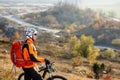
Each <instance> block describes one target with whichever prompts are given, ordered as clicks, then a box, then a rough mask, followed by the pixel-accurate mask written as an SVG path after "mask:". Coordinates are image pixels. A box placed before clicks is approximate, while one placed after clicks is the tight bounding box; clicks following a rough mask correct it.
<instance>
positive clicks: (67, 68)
mask: <svg viewBox="0 0 120 80" xmlns="http://www.w3.org/2000/svg"><path fill="white" fill-rule="evenodd" d="M0 47H1V46H0ZM2 47H3V46H2ZM2 50H3V48H2V49H0V51H2ZM7 50H10V49H9V48H7ZM49 54H50V53H48V54H47V55H46V54H41V57H45V58H48V59H50V60H51V61H53V62H55V67H56V68H57V72H55V73H54V74H58V75H62V76H65V77H66V78H67V79H68V80H96V79H92V78H88V77H87V76H88V75H93V72H92V71H91V69H90V67H89V66H83V62H82V61H86V60H84V59H82V58H80V59H81V60H80V61H79V59H78V58H77V59H75V58H74V59H65V58H62V57H60V56H54V55H55V54H54V55H53V56H52V54H50V55H49ZM59 55H60V54H59ZM72 61H73V62H72ZM75 62H79V63H80V65H81V66H78V65H77V66H78V67H75V66H74V65H75V64H77V63H75ZM100 62H104V63H105V64H106V65H109V64H112V67H113V68H114V69H120V64H118V63H115V62H114V63H111V62H110V61H106V60H101V61H100ZM12 66H13V65H12V63H11V60H10V55H9V54H8V53H2V52H0V80H17V77H18V75H19V74H20V73H21V72H22V69H18V68H16V73H15V72H14V70H13V69H12ZM73 66H74V67H73ZM82 70H85V71H86V74H83V73H79V71H82ZM110 76H111V78H112V79H111V80H120V74H118V75H116V74H115V73H112V74H110ZM104 77H105V75H104Z"/></svg>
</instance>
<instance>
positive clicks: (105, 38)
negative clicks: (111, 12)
mask: <svg viewBox="0 0 120 80" xmlns="http://www.w3.org/2000/svg"><path fill="white" fill-rule="evenodd" d="M20 18H21V19H24V20H25V21H26V22H29V23H31V24H34V25H43V26H45V27H49V28H55V29H62V32H61V33H59V34H60V35H62V36H65V37H66V38H67V36H68V35H69V34H72V35H76V36H78V37H80V35H81V34H86V35H90V36H92V37H93V38H95V40H96V45H103V46H112V47H116V48H119V46H120V45H119V44H117V42H115V44H113V41H114V40H116V39H119V38H120V36H119V35H120V22H119V21H116V20H114V19H112V18H110V17H108V16H107V15H105V14H104V13H102V12H96V11H94V10H92V9H90V8H87V9H79V8H77V7H76V6H74V5H71V4H66V3H59V4H57V5H56V6H55V7H54V8H51V9H49V10H47V11H45V12H41V13H31V14H27V15H24V16H20ZM66 35H67V36H66ZM118 42H119V41H118Z"/></svg>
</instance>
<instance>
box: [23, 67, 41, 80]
mask: <svg viewBox="0 0 120 80" xmlns="http://www.w3.org/2000/svg"><path fill="white" fill-rule="evenodd" d="M23 70H24V73H25V76H24V80H31V78H32V80H42V77H41V75H40V74H38V73H37V72H36V71H35V69H34V68H33V67H32V68H23Z"/></svg>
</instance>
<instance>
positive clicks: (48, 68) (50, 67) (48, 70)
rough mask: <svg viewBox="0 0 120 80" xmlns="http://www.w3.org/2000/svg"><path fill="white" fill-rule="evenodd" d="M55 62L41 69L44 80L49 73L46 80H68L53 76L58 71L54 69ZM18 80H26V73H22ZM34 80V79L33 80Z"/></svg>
mask: <svg viewBox="0 0 120 80" xmlns="http://www.w3.org/2000/svg"><path fill="white" fill-rule="evenodd" d="M53 64H54V62H52V63H51V62H50V64H45V66H41V67H39V71H38V72H39V73H40V72H42V71H43V74H42V78H43V80H44V78H45V76H46V74H47V73H49V77H48V78H47V79H46V80H67V79H66V78H65V77H63V76H60V75H53V74H52V72H55V71H56V69H55V68H53ZM18 80H24V72H22V73H21V74H20V75H19V76H18ZM31 80H32V79H31Z"/></svg>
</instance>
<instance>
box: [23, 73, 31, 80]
mask: <svg viewBox="0 0 120 80" xmlns="http://www.w3.org/2000/svg"><path fill="white" fill-rule="evenodd" d="M24 80H31V78H30V76H29V75H28V74H27V73H26V72H25V76H24Z"/></svg>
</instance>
